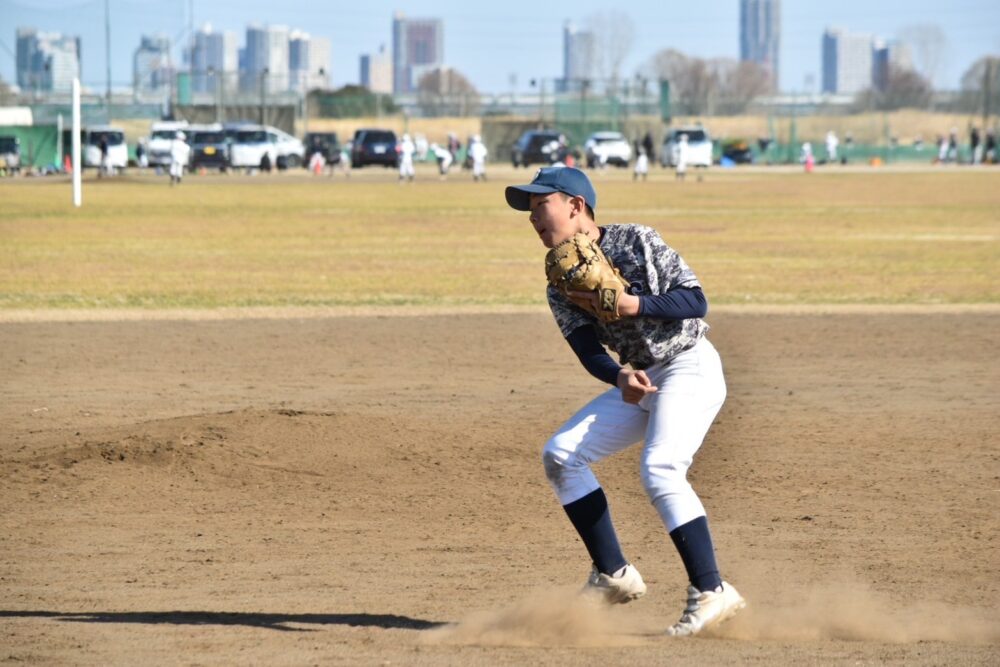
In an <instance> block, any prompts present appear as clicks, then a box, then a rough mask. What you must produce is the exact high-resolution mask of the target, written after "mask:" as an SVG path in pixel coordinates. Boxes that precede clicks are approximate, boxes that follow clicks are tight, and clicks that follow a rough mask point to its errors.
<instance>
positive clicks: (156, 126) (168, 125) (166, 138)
mask: <svg viewBox="0 0 1000 667" xmlns="http://www.w3.org/2000/svg"><path fill="white" fill-rule="evenodd" d="M187 126H188V122H187V121H186V120H161V121H157V122H155V123H153V124H152V126H150V128H149V144H148V146H147V147H146V157H147V158H148V159H149V166H151V167H169V166H170V144H171V142H172V141H173V140H174V137H175V136H177V132H178V131H183V130H186V129H187Z"/></svg>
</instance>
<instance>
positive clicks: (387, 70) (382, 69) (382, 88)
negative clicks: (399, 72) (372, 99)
mask: <svg viewBox="0 0 1000 667" xmlns="http://www.w3.org/2000/svg"><path fill="white" fill-rule="evenodd" d="M360 64H361V72H360V82H361V87H362V88H367V89H368V90H370V91H371V92H373V93H384V94H387V95H390V94H392V59H391V58H390V57H389V54H388V53H386V50H385V44H383V45H382V46H380V47H379V50H378V53H366V54H364V55H363V56H361V63H360Z"/></svg>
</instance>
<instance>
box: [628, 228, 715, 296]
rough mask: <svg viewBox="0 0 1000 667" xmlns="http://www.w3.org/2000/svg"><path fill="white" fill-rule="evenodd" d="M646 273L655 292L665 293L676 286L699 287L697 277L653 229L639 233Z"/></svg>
mask: <svg viewBox="0 0 1000 667" xmlns="http://www.w3.org/2000/svg"><path fill="white" fill-rule="evenodd" d="M640 244H641V245H642V251H643V256H644V257H645V259H646V275H647V276H648V279H649V283H650V287H651V288H654V289H655V290H656V291H655V293H657V294H666V293H667V292H668V291H670V290H672V289H674V288H676V287H687V288H693V287H701V283H700V282H698V277H697V276H695V275H694V271H692V270H691V267H689V266H688V265H687V262H685V261H684V258H683V257H681V256H680V254H678V252H677V251H676V250H674V249H673V248H671V247H670V246H668V245H667V244H666V243H665V242H664V241H663V239H662V238H661V237H660V235H659V234H658V233H657V232H656V231H655V230H653V229H649V230H648V233H644V234H641V235H640Z"/></svg>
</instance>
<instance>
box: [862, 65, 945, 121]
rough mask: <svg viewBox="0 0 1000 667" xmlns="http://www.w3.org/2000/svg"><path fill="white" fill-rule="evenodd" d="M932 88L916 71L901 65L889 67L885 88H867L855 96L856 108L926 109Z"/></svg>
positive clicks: (882, 109)
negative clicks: (880, 89)
mask: <svg viewBox="0 0 1000 667" xmlns="http://www.w3.org/2000/svg"><path fill="white" fill-rule="evenodd" d="M933 93H934V90H933V88H932V87H931V83H930V81H928V80H927V79H925V78H924V77H923V76H921V75H920V74H919V73H918V72H915V71H913V70H911V69H905V68H901V67H892V68H890V69H889V76H888V80H887V81H886V86H885V90H883V91H879V90H877V89H875V88H868V89H867V90H864V91H862V92H860V93H858V96H857V97H856V98H855V103H854V104H855V108H856V109H857V110H869V109H875V110H878V111H895V110H896V109H926V108H927V107H928V106H929V105H930V102H931V96H932V95H933Z"/></svg>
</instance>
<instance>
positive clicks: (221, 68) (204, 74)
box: [191, 23, 239, 93]
mask: <svg viewBox="0 0 1000 667" xmlns="http://www.w3.org/2000/svg"><path fill="white" fill-rule="evenodd" d="M238 51H239V45H238V44H237V43H236V33H234V32H229V31H226V32H214V31H213V30H212V25H211V24H209V23H206V24H205V25H203V26H202V27H201V29H200V30H198V32H196V33H195V34H194V42H193V44H192V47H191V71H192V75H193V76H192V78H193V82H192V87H193V89H194V91H195V92H198V93H215V92H217V91H218V90H219V88H218V87H219V86H222V87H223V89H231V88H235V86H236V81H235V76H236V73H237V72H238V71H239V56H238Z"/></svg>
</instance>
